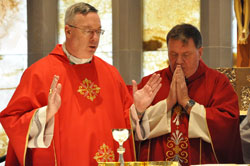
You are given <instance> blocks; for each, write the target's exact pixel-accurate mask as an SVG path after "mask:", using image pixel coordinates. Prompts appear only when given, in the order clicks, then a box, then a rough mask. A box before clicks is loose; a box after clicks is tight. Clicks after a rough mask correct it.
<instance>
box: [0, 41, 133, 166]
mask: <svg viewBox="0 0 250 166" xmlns="http://www.w3.org/2000/svg"><path fill="white" fill-rule="evenodd" d="M54 75H59V76H60V79H59V82H60V83H61V84H62V91H61V98H62V102H61V103H62V104H61V107H60V109H59V110H58V112H57V114H56V115H55V127H54V137H53V140H52V142H51V145H50V147H49V148H34V149H30V148H27V143H28V138H29V128H30V123H31V119H32V117H33V116H34V113H35V112H36V111H37V109H38V108H40V107H43V106H46V105H47V101H48V93H49V89H50V85H51V82H52V79H53V76H54ZM132 102H133V101H132V98H131V96H130V94H129V92H128V90H127V88H126V85H125V83H124V81H123V80H122V78H121V76H120V74H119V73H118V71H117V70H116V69H115V67H113V66H111V65H109V64H107V63H106V62H104V61H103V60H101V59H100V58H98V57H96V56H94V57H93V59H92V61H91V62H90V63H87V64H79V65H75V64H71V63H70V62H69V60H68V58H67V57H66V55H65V54H64V53H63V51H62V46H61V45H57V46H56V47H55V49H54V50H53V51H52V52H51V53H50V54H49V55H48V56H46V57H44V58H42V59H41V60H39V61H38V62H36V63H34V64H33V65H32V66H30V67H29V68H28V69H27V70H26V71H25V72H24V74H23V76H22V79H21V82H20V84H19V86H18V87H17V89H16V91H15V93H14V95H13V97H12V99H11V101H10V103H9V104H8V106H7V108H6V109H5V110H3V111H2V112H1V114H0V121H1V123H2V125H3V127H4V129H5V131H6V133H7V135H8V137H9V139H10V141H9V147H8V152H7V159H6V165H7V166H8V165H11V166H13V165H34V166H45V165H46V166H50V165H58V166H60V165H66V166H70V165H81V166H94V165H97V162H98V161H118V157H119V155H118V153H117V151H116V150H117V148H118V147H119V145H118V143H117V142H116V141H115V140H114V139H113V137H112V129H114V128H129V129H131V126H130V119H129V107H130V106H131V104H132ZM132 137H133V136H130V138H129V140H127V141H126V142H125V143H124V145H123V146H124V147H125V149H126V152H125V153H124V160H125V161H133V160H134V159H135V155H134V144H133V138H132ZM25 163H26V164H25Z"/></svg>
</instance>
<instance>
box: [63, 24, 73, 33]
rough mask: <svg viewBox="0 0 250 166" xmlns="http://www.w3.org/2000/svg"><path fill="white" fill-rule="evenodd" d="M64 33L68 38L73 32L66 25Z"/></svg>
mask: <svg viewBox="0 0 250 166" xmlns="http://www.w3.org/2000/svg"><path fill="white" fill-rule="evenodd" d="M64 31H65V35H66V36H67V35H70V34H71V30H70V27H69V25H65V27H64Z"/></svg>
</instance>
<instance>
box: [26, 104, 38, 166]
mask: <svg viewBox="0 0 250 166" xmlns="http://www.w3.org/2000/svg"><path fill="white" fill-rule="evenodd" d="M38 110H39V109H36V110H35V111H34V113H33V115H32V118H31V120H30V124H29V128H28V132H27V135H26V141H25V149H24V155H23V165H24V166H25V159H26V152H27V148H28V142H29V135H30V128H31V123H32V121H33V118H34V116H35V115H36V112H37V111H38Z"/></svg>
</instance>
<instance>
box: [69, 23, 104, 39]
mask: <svg viewBox="0 0 250 166" xmlns="http://www.w3.org/2000/svg"><path fill="white" fill-rule="evenodd" d="M68 25H69V26H70V27H72V28H76V29H79V30H81V32H82V33H83V34H86V35H88V36H93V35H94V33H96V34H97V35H98V36H100V35H103V34H104V30H103V29H97V30H94V29H83V28H79V27H76V26H74V25H70V24H68Z"/></svg>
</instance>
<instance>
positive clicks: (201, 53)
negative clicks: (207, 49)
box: [198, 47, 203, 59]
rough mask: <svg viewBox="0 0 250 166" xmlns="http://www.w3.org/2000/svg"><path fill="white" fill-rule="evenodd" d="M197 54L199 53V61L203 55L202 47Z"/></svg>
mask: <svg viewBox="0 0 250 166" xmlns="http://www.w3.org/2000/svg"><path fill="white" fill-rule="evenodd" d="M198 52H199V57H200V59H201V56H202V55H203V47H201V48H199V50H198Z"/></svg>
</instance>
